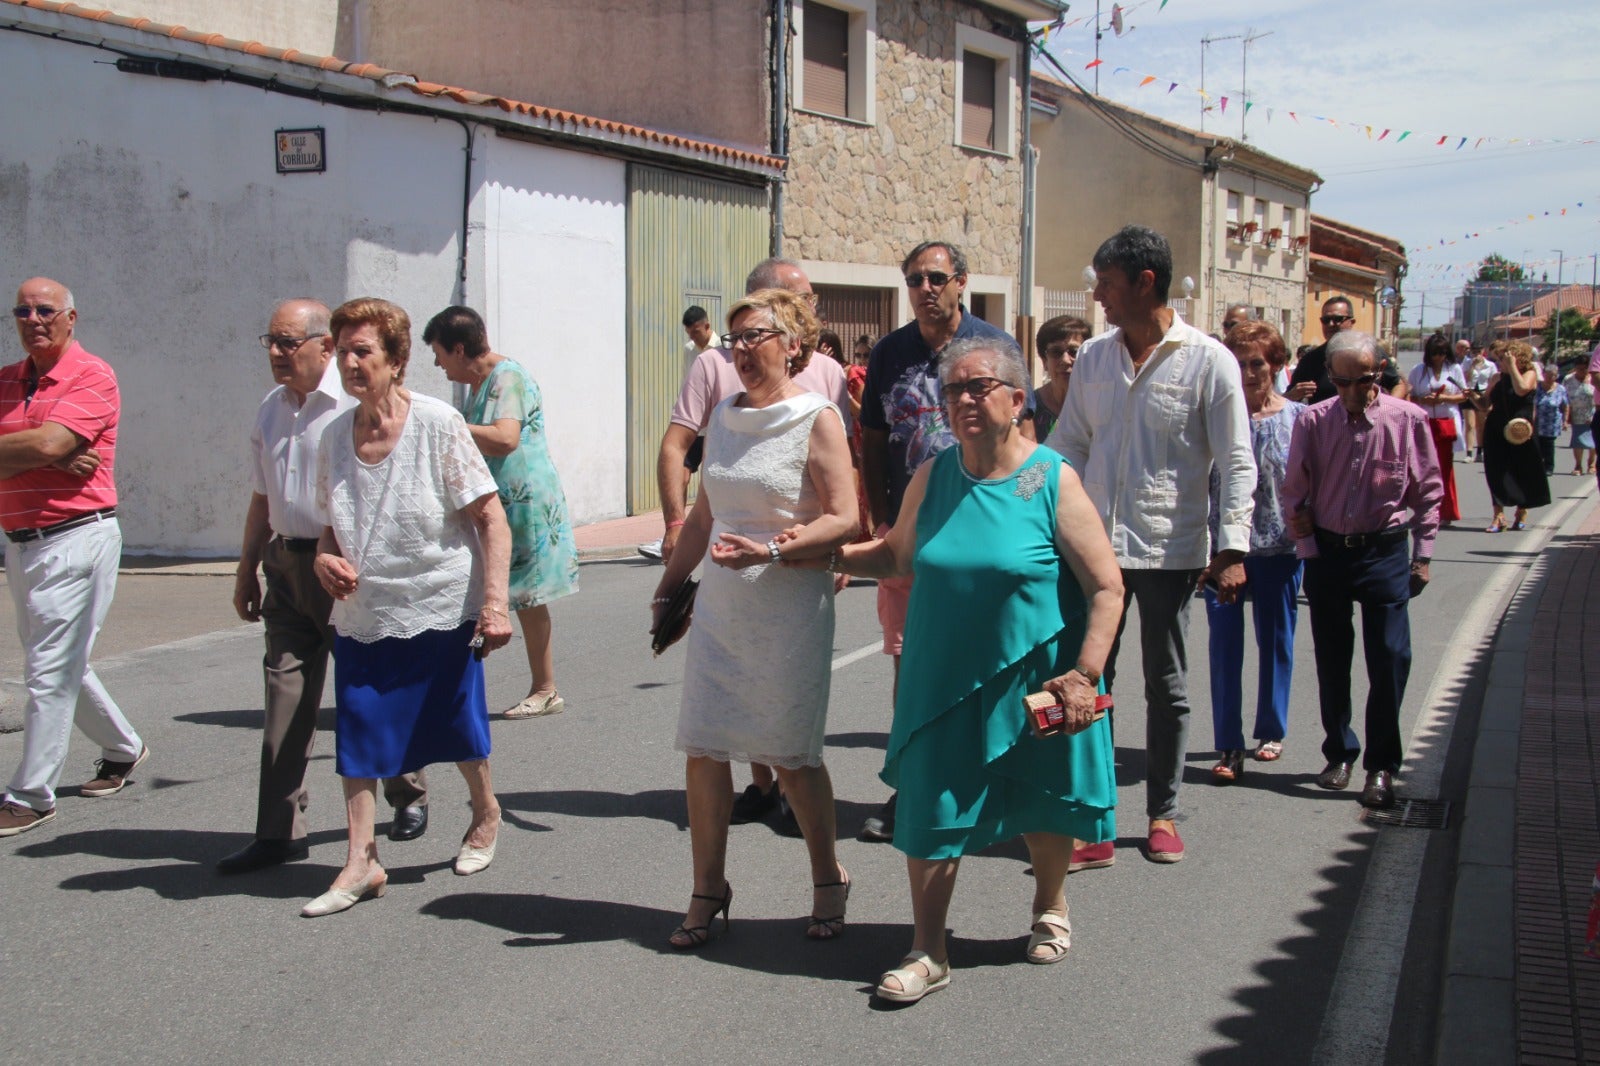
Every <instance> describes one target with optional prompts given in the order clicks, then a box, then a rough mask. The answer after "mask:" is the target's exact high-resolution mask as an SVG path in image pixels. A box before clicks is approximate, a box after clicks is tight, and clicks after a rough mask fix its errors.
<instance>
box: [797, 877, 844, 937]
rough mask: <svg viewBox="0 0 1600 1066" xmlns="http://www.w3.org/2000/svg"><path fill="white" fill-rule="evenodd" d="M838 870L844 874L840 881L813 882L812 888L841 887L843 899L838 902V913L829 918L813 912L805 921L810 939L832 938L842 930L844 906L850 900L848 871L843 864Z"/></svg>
mask: <svg viewBox="0 0 1600 1066" xmlns="http://www.w3.org/2000/svg"><path fill="white" fill-rule="evenodd" d="M839 872H840V873H842V874H843V875H844V879H843V880H840V881H823V882H813V883H812V885H811V887H812V888H843V889H844V899H843V901H841V904H840V913H838V914H836V915H834V916H833V917H831V918H818V917H817V916H816V915H815V914H813V915H812V916H811V919H810V920H809V921H808V922H807V923H806V936H807V937H809V938H811V939H812V940H832V939H833V938H834V937H837V936H838V935H839V934H841V933H843V932H844V906H845V905H846V904H848V903H849V902H850V885H851V883H852V882H851V881H850V871H849V870H846V869H845V868H844V867H843V866H841V867H839Z"/></svg>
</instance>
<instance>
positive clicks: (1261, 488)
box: [1205, 322, 1305, 785]
mask: <svg viewBox="0 0 1600 1066" xmlns="http://www.w3.org/2000/svg"><path fill="white" fill-rule="evenodd" d="M1224 343H1225V344H1227V346H1228V350H1229V351H1231V352H1232V353H1233V354H1234V356H1235V358H1237V359H1238V360H1239V374H1240V377H1241V378H1242V379H1243V382H1244V396H1245V404H1246V406H1247V407H1248V408H1249V410H1250V447H1251V450H1252V451H1253V452H1254V453H1255V457H1256V470H1257V471H1258V472H1259V473H1258V480H1257V482H1256V492H1255V504H1256V509H1255V516H1254V519H1253V520H1252V522H1251V526H1250V554H1249V555H1247V556H1245V560H1244V572H1245V576H1246V578H1247V579H1248V582H1249V583H1248V584H1247V585H1246V586H1245V588H1246V589H1247V590H1248V591H1249V593H1250V600H1251V602H1252V603H1253V604H1254V605H1255V612H1254V613H1255V623H1256V647H1257V649H1258V652H1259V658H1260V662H1261V672H1260V676H1259V679H1258V682H1257V690H1256V724H1255V739H1256V740H1257V741H1259V742H1260V746H1259V747H1257V748H1256V752H1255V757H1256V759H1257V760H1258V761H1260V762H1273V761H1275V760H1276V759H1277V758H1278V757H1279V756H1281V755H1282V754H1283V738H1284V735H1285V734H1286V733H1287V732H1288V728H1289V681H1290V679H1291V677H1292V676H1293V673H1294V629H1295V619H1296V611H1297V608H1298V603H1297V599H1296V598H1297V597H1298V595H1299V593H1300V560H1299V559H1297V558H1296V557H1295V553H1294V538H1293V536H1291V535H1290V533H1289V529H1288V521H1287V518H1286V516H1285V515H1284V513H1283V506H1282V495H1283V477H1284V473H1285V471H1286V470H1287V468H1288V467H1287V461H1288V456H1289V435H1290V432H1291V430H1293V428H1294V420H1295V419H1296V418H1298V417H1299V416H1300V412H1301V411H1304V410H1305V405H1304V404H1299V403H1295V402H1294V401H1292V400H1289V399H1286V398H1284V397H1283V396H1281V395H1279V394H1278V393H1277V392H1275V391H1274V390H1273V387H1272V383H1273V379H1274V378H1275V376H1276V375H1277V373H1278V371H1280V370H1281V369H1283V366H1284V364H1285V363H1287V362H1288V357H1289V350H1288V348H1287V347H1285V345H1284V343H1283V338H1282V337H1281V336H1279V335H1278V331H1277V330H1275V329H1273V328H1272V327H1271V326H1269V325H1267V324H1266V323H1265V322H1241V323H1240V324H1239V325H1237V326H1235V327H1234V328H1233V329H1231V330H1229V331H1228V336H1227V339H1226V340H1225V341H1224ZM1211 480H1212V494H1213V499H1215V494H1216V492H1217V489H1218V486H1217V473H1216V471H1215V470H1213V471H1212V472H1211ZM1216 527H1217V516H1216V512H1215V510H1213V512H1212V515H1211V536H1212V539H1213V540H1214V539H1216V536H1217V528H1216ZM1205 597H1206V621H1207V622H1209V623H1210V628H1211V724H1212V728H1213V729H1214V730H1215V733H1216V744H1217V750H1218V752H1220V758H1219V759H1218V760H1217V764H1216V765H1215V766H1213V767H1212V768H1211V778H1212V780H1214V781H1216V782H1217V783H1218V784H1222V785H1226V784H1231V783H1232V782H1234V781H1236V780H1238V778H1239V777H1240V775H1241V774H1243V773H1244V725H1243V713H1244V688H1243V682H1242V675H1243V673H1244V601H1243V600H1235V601H1234V602H1233V603H1223V602H1222V601H1221V600H1219V599H1218V598H1217V594H1216V592H1215V590H1213V589H1212V588H1210V587H1209V586H1208V587H1207V588H1206V590H1205Z"/></svg>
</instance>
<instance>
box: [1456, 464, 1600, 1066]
mask: <svg viewBox="0 0 1600 1066" xmlns="http://www.w3.org/2000/svg"><path fill="white" fill-rule="evenodd" d="M1594 506H1595V501H1594V499H1593V497H1592V496H1590V495H1588V494H1585V495H1583V496H1581V497H1579V498H1578V499H1576V500H1574V501H1572V503H1570V504H1568V505H1567V510H1566V513H1565V514H1564V515H1563V516H1562V517H1561V519H1560V524H1559V525H1558V526H1557V528H1556V530H1555V531H1554V532H1553V533H1552V534H1551V535H1550V537H1549V538H1547V539H1546V540H1545V542H1544V543H1543V544H1542V545H1540V548H1541V552H1542V550H1543V548H1545V547H1547V546H1548V545H1549V543H1550V542H1551V541H1552V540H1554V539H1555V538H1556V537H1558V536H1570V535H1571V534H1572V533H1573V531H1575V530H1576V529H1577V528H1578V527H1579V526H1580V525H1582V524H1583V522H1584V520H1585V519H1586V518H1587V517H1588V516H1589V513H1590V511H1591V509H1592V508H1593V507H1594ZM1549 566H1550V564H1549V557H1548V556H1547V555H1544V554H1541V555H1540V557H1539V558H1538V559H1537V560H1535V561H1534V563H1533V565H1532V566H1531V567H1530V568H1529V569H1528V571H1527V573H1526V575H1525V576H1524V578H1523V580H1522V581H1521V582H1519V583H1518V584H1517V586H1516V587H1515V588H1514V589H1512V590H1510V592H1509V594H1508V595H1507V598H1506V604H1505V606H1504V610H1503V613H1502V614H1501V621H1500V625H1499V628H1498V629H1497V631H1496V633H1495V636H1494V650H1493V652H1492V653H1491V658H1490V661H1489V673H1488V677H1487V678H1486V682H1485V688H1484V694H1483V712H1482V715H1481V717H1480V718H1479V721H1478V736H1477V738H1476V740H1475V741H1474V743H1473V749H1472V769H1471V772H1470V773H1469V775H1468V781H1467V796H1466V803H1465V804H1464V806H1463V815H1462V820H1461V839H1460V850H1459V852H1458V854H1457V859H1456V882H1455V890H1454V892H1453V894H1452V898H1451V906H1450V927H1449V931H1448V933H1447V934H1446V945H1445V959H1444V988H1443V990H1442V992H1441V994H1440V997H1439V1028H1438V1042H1437V1044H1436V1047H1435V1053H1434V1061H1435V1062H1436V1063H1438V1064H1440V1066H1445V1064H1449V1066H1479V1064H1481V1066H1502V1064H1504V1063H1508V1062H1516V1061H1517V1046H1518V1034H1517V986H1516V924H1515V918H1516V916H1515V900H1514V897H1513V883H1512V875H1513V870H1514V861H1515V851H1514V848H1515V843H1516V783H1517V749H1518V743H1519V741H1520V738H1521V732H1522V702H1523V677H1524V673H1525V670H1526V668H1527V651H1528V645H1529V641H1530V639H1531V635H1532V631H1533V618H1534V614H1535V613H1536V612H1537V610H1538V606H1539V600H1540V598H1541V596H1542V595H1543V594H1544V590H1545V586H1546V585H1547V584H1548V582H1549V580H1550V573H1549Z"/></svg>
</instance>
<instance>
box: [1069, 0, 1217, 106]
mask: <svg viewBox="0 0 1600 1066" xmlns="http://www.w3.org/2000/svg"><path fill="white" fill-rule="evenodd" d="M1100 37H1101V29H1100V0H1094V94H1095V95H1096V96H1099V95H1100ZM1200 82H1201V84H1200V88H1202V89H1204V88H1205V71H1203V70H1202V71H1201V78H1200Z"/></svg>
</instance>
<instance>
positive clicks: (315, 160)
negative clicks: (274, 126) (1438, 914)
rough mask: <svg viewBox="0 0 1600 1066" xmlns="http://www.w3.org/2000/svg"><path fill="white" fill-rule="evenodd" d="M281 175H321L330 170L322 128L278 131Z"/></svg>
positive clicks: (275, 138)
mask: <svg viewBox="0 0 1600 1066" xmlns="http://www.w3.org/2000/svg"><path fill="white" fill-rule="evenodd" d="M273 138H274V140H276V142H277V146H278V173H279V174H320V173H322V172H323V171H325V170H327V169H328V156H327V153H326V152H325V151H324V131H323V128H322V127H321V126H317V127H314V128H312V129H303V130H277V131H275V132H274V133H273Z"/></svg>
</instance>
